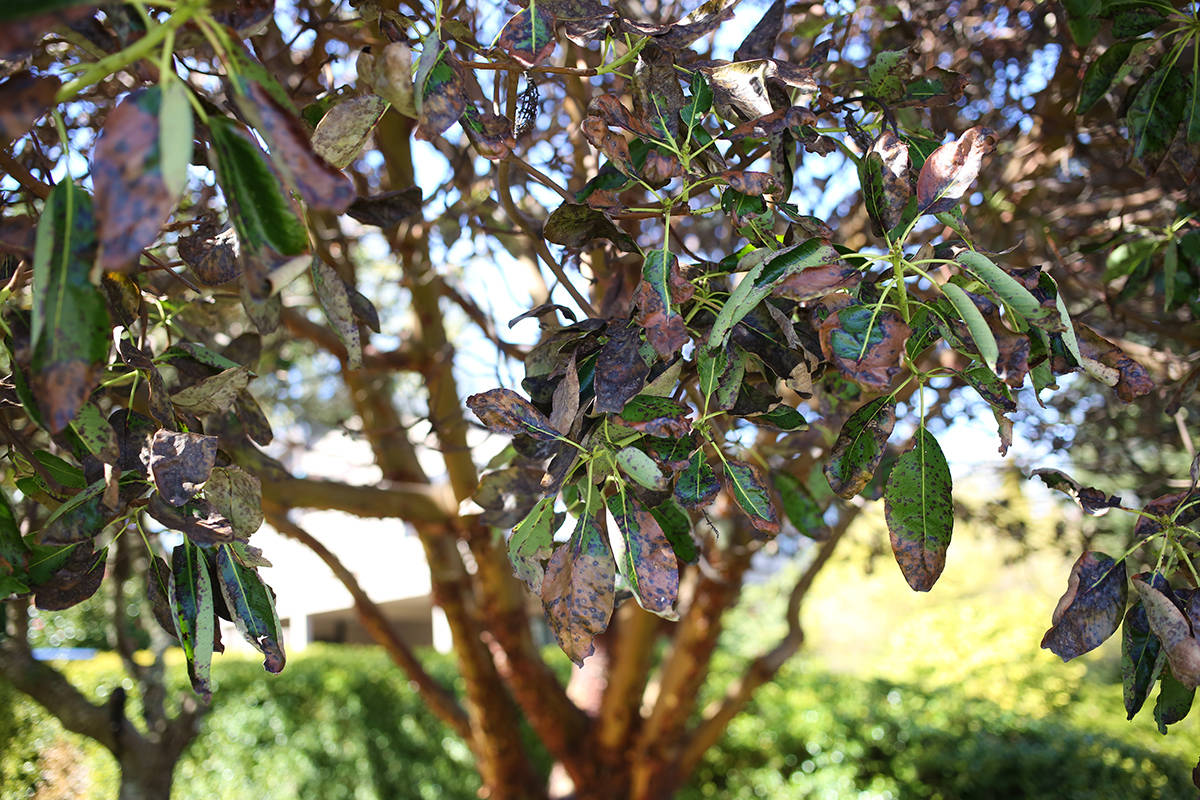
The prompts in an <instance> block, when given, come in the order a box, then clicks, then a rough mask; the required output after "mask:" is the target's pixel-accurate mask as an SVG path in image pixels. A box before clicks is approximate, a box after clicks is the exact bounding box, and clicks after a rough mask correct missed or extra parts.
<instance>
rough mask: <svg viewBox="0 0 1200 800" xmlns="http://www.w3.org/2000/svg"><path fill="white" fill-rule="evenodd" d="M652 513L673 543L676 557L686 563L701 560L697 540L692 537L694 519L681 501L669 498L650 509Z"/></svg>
mask: <svg viewBox="0 0 1200 800" xmlns="http://www.w3.org/2000/svg"><path fill="white" fill-rule="evenodd" d="M650 513H651V514H652V515H653V516H654V519H655V520H656V521H657V522H658V525H659V527H660V528H662V530H663V534H664V535H665V536H666V537H667V541H668V542H670V543H671V549H672V550H674V551H675V557H676V558H678V559H679V560H680V561H682V562H683V563H685V564H695V563H696V562H697V561H698V560H700V553H699V551H698V550H697V549H696V540H695V539H693V538H692V521H691V519H689V518H688V515H687V512H686V511H684V510H683V508H682V507H680V505H679V503H677V502H675V501H674V500H673V499H670V498H668V499H667V501H666V502H665V503H661V504H659V505H657V506H655V507H654V508H652V509H650Z"/></svg>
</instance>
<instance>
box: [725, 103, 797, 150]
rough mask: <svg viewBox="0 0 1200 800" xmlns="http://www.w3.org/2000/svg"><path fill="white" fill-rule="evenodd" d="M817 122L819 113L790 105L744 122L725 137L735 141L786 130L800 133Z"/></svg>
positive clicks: (776, 133)
mask: <svg viewBox="0 0 1200 800" xmlns="http://www.w3.org/2000/svg"><path fill="white" fill-rule="evenodd" d="M816 124H817V115H816V114H814V113H813V112H812V111H810V110H809V109H807V108H802V107H800V106H789V107H788V108H780V109H777V110H775V111H772V112H771V113H770V114H764V115H763V116H761V117H755V118H754V119H752V120H748V121H746V122H743V123H742V124H741V125H738V126H737V127H735V128H734V129H733V130H731V131H729V133H727V134H725V138H726V139H729V140H730V141H734V142H736V141H738V140H740V139H746V138H751V137H752V138H755V139H767V138H770V137H772V136H776V135H778V134H781V133H783V132H784V131H792V132H793V133H798V132H799V130H800V129H801V128H803V127H805V126H808V125H816Z"/></svg>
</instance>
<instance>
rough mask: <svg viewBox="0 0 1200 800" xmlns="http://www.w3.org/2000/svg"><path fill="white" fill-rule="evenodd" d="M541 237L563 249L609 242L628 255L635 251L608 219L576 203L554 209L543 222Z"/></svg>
mask: <svg viewBox="0 0 1200 800" xmlns="http://www.w3.org/2000/svg"><path fill="white" fill-rule="evenodd" d="M542 235H543V236H544V237H545V238H546V241H548V242H551V243H553V244H561V245H563V246H564V247H586V246H587V245H588V244H589V243H591V242H593V241H595V240H596V239H608V240H609V241H611V242H612V243H613V244H615V245H617V246H618V247H619V248H620V249H621V250H624V251H625V252H627V253H631V252H634V251H636V250H637V245H636V244H635V243H634V241H633V239H631V238H629V234H627V233H625V232H624V231H622V230H621V229H619V228H618V227H617V226H616V225H614V224H613V221H612V220H611V219H609V218H608V217H606V216H605V215H604V214H603V213H601V212H599V211H596V210H595V209H593V208H588V207H587V206H583V205H578V204H576V203H563V204H562V205H561V206H559V207H558V208H556V209H554V211H552V212H551V213H550V217H549V218H548V219H547V220H546V224H545V226H544V227H543V229H542Z"/></svg>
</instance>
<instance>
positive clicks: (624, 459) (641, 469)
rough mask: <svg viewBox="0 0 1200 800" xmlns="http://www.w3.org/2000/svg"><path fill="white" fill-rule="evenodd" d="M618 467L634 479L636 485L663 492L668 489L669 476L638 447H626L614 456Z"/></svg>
mask: <svg viewBox="0 0 1200 800" xmlns="http://www.w3.org/2000/svg"><path fill="white" fill-rule="evenodd" d="M614 458H615V459H616V462H617V467H618V468H619V469H620V470H621V471H622V472H624V473H625V474H626V475H628V476H629V477H630V478H632V479H633V481H634V483H637V484H639V485H641V486H645V487H646V488H647V489H653V490H656V491H661V490H663V489H666V488H667V476H666V475H664V474H663V472H662V470H661V469H659V467H658V464H656V463H654V459H653V458H651V457H650V456H648V455H646V454H645V453H644V452H642V451H641V450H639V449H638V448H636V447H626V448H624V449H623V450H620V451H618V452H617V453H616V455H615V456H614Z"/></svg>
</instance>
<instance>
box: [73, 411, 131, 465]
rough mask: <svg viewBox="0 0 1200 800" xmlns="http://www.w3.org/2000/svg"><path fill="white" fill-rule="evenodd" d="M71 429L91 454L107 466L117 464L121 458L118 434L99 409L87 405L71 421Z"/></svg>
mask: <svg viewBox="0 0 1200 800" xmlns="http://www.w3.org/2000/svg"><path fill="white" fill-rule="evenodd" d="M71 428H72V429H73V430H74V431H75V433H76V435H77V436H79V440H80V442H82V443H83V446H84V447H86V448H87V450H88V452H89V453H91V454H92V455H94V456H96V457H97V458H98V459H100V460H101V461H103V462H104V463H106V464H115V463H117V459H118V458H120V456H121V451H120V449H119V447H118V446H117V434H116V431H114V430H113V429H112V426H111V425H109V424H108V420H106V419H105V418H104V415H103V414H101V413H100V409H99V408H97V407H96V406H94V405H92V404H91V403H85V404H84V405H83V407H82V408H81V409H79V413H78V414H76V415H75V419H73V420H71Z"/></svg>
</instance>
